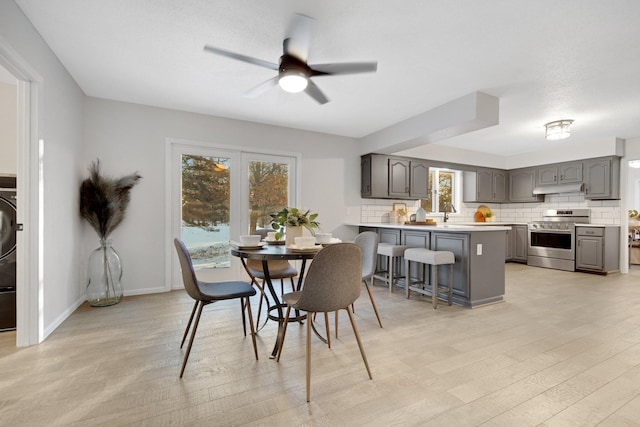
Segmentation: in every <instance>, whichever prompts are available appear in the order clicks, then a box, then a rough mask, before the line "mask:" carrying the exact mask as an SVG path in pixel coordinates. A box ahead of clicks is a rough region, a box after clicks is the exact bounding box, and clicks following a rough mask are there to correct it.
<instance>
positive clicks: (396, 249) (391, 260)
mask: <svg viewBox="0 0 640 427" xmlns="http://www.w3.org/2000/svg"><path fill="white" fill-rule="evenodd" d="M405 249H407V246H404V245H392V244H391V243H379V244H378V255H382V256H385V257H387V267H386V270H378V271H376V274H374V275H373V277H374V278H376V279H378V280H382V281H383V282H387V284H388V285H389V292H393V284H394V282H395V281H397V280H398V279H403V278H404V277H403V276H401V275H400V274H401V271H400V268H398V267H399V266H400V262H401V260H400V259H401V258H402V257H403V256H404V251H405Z"/></svg>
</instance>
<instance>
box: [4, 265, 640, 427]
mask: <svg viewBox="0 0 640 427" xmlns="http://www.w3.org/2000/svg"><path fill="white" fill-rule="evenodd" d="M506 269H507V288H506V302H503V303H499V304H494V305H491V306H487V307H481V308H476V309H465V308H461V307H457V306H452V307H448V306H447V305H446V304H440V305H439V306H438V309H437V310H433V309H432V308H431V304H430V302H429V299H428V298H423V297H420V296H417V295H416V296H413V297H412V299H411V300H406V299H405V298H404V296H403V295H402V293H401V292H395V293H393V294H389V293H388V291H387V290H386V289H385V288H384V287H383V286H375V287H374V289H373V292H374V295H375V298H376V302H377V304H378V308H379V310H380V313H381V316H382V321H383V325H384V329H380V328H379V327H378V324H377V322H376V318H375V315H374V313H373V311H372V308H371V303H370V302H369V299H368V298H367V297H366V295H364V294H363V296H362V297H361V298H360V299H359V300H358V301H357V303H356V321H357V322H358V326H359V329H360V333H361V336H362V340H363V344H364V347H365V350H366V352H367V356H368V359H369V364H370V366H371V369H372V374H373V380H369V379H368V377H367V373H366V371H365V368H364V365H363V363H362V359H361V358H360V354H359V352H358V348H357V345H356V342H355V339H354V336H353V334H352V332H351V330H350V328H349V322H348V320H347V318H346V314H344V313H343V314H342V317H341V319H340V338H339V340H333V342H332V348H331V350H329V349H327V347H326V346H325V345H324V344H322V343H321V342H320V341H318V340H317V339H314V341H313V359H312V374H311V381H312V384H311V403H307V402H306V401H305V380H304V371H305V358H304V328H302V327H298V326H297V325H295V324H292V325H291V327H290V329H289V331H288V334H287V340H286V343H285V348H284V350H283V354H282V358H281V361H280V363H277V362H275V360H271V359H269V353H270V351H271V348H272V345H273V342H274V339H275V331H276V325H275V324H274V323H272V322H271V323H270V324H268V325H267V326H266V327H265V328H264V329H263V330H262V331H261V332H260V333H259V337H258V346H259V352H260V360H259V361H256V360H255V359H254V356H253V350H252V346H251V341H250V339H249V338H244V337H243V335H242V325H241V321H240V305H239V302H238V301H231V302H229V303H217V304H213V305H211V306H208V307H207V308H205V312H204V313H203V318H202V321H201V324H200V327H199V331H198V336H197V337H196V342H195V344H194V348H193V351H192V354H191V358H190V361H189V363H188V365H187V368H186V371H185V374H184V378H183V379H179V378H178V373H179V369H180V364H181V361H182V357H183V351H182V350H180V349H179V348H178V347H179V343H180V339H181V337H182V332H183V330H184V326H185V323H186V321H187V319H188V316H189V313H190V310H191V307H192V300H191V299H190V298H189V297H188V296H187V295H186V294H185V293H184V292H171V293H166V294H156V295H147V296H138V297H128V298H125V299H124V300H123V301H122V303H120V304H118V305H116V306H113V307H109V308H91V307H88V306H86V305H83V306H82V307H80V308H79V309H78V310H77V311H76V312H75V313H74V314H73V315H72V316H71V317H70V318H69V319H67V320H66V321H65V322H64V323H63V324H62V325H61V326H60V327H59V328H58V329H57V330H56V331H55V332H54V333H53V334H52V335H51V336H50V337H49V338H48V339H47V340H46V341H45V342H44V343H42V344H40V345H37V346H32V347H28V348H15V346H14V340H15V334H14V333H13V332H9V333H2V334H0V424H1V425H7V426H9V425H11V426H18V425H30V426H40V425H42V426H45V425H46V426H88V425H109V426H120V425H149V426H163V425H245V424H249V425H251V424H253V425H287V426H288V425H327V426H337V425H345V426H352V425H367V426H371V425H374V426H378V425H379V426H387V425H420V426H466V425H470V426H477V425H483V426H526V425H544V426H572V425H576V426H588V425H601V426H622V425H627V426H628V425H640V270H633V271H632V272H631V273H630V274H628V275H611V276H608V277H603V276H597V275H590V274H583V273H568V272H562V271H556V270H548V269H542V268H535V267H527V266H525V265H518V264H507V266H506ZM255 299H256V301H257V298H255ZM318 319H320V317H318ZM332 326H333V324H332Z"/></svg>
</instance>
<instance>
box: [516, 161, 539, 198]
mask: <svg viewBox="0 0 640 427" xmlns="http://www.w3.org/2000/svg"><path fill="white" fill-rule="evenodd" d="M535 186H536V168H522V169H513V170H511V171H509V202H540V201H544V195H542V194H533V189H534V187H535Z"/></svg>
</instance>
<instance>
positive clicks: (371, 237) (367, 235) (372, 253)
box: [336, 231, 382, 338]
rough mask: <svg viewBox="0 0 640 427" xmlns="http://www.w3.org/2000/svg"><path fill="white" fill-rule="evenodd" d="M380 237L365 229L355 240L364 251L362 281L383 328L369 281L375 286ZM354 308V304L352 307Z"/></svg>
mask: <svg viewBox="0 0 640 427" xmlns="http://www.w3.org/2000/svg"><path fill="white" fill-rule="evenodd" d="M379 241H380V238H379V237H378V233H375V232H373V231H363V232H362V233H360V234H358V235H357V236H356V238H355V240H354V241H353V242H354V243H355V244H356V245H358V246H359V247H360V250H361V251H362V282H363V283H364V287H365V289H366V290H367V293H368V294H369V299H370V300H371V305H372V306H373V311H374V312H375V314H376V318H377V319H378V324H379V325H380V327H381V328H382V321H381V320H380V314H379V313H378V307H377V306H376V301H375V299H374V298H373V294H372V293H371V289H370V288H369V281H371V286H373V275H374V273H375V272H376V264H377V262H378V242H379ZM351 308H352V310H353V306H352V307H351ZM337 337H338V313H337V312H336V338H337Z"/></svg>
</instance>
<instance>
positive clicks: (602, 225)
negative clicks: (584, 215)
mask: <svg viewBox="0 0 640 427" xmlns="http://www.w3.org/2000/svg"><path fill="white" fill-rule="evenodd" d="M576 227H620V226H619V225H613V224H576Z"/></svg>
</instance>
